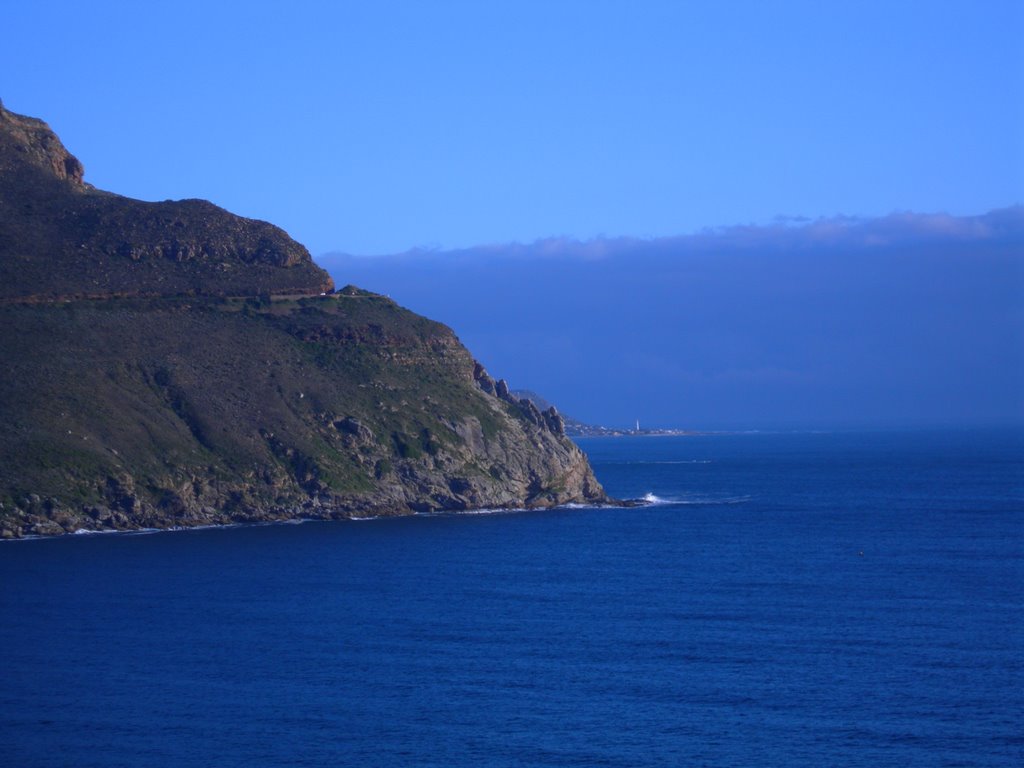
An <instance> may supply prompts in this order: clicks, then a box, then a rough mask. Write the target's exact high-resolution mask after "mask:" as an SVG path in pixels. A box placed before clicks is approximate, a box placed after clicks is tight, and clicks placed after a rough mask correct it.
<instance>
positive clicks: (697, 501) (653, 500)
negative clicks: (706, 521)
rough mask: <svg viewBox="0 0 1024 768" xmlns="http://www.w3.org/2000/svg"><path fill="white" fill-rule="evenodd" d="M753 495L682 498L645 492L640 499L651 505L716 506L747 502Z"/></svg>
mask: <svg viewBox="0 0 1024 768" xmlns="http://www.w3.org/2000/svg"><path fill="white" fill-rule="evenodd" d="M751 498H753V497H751V496H723V497H720V498H714V497H709V496H687V497H682V498H666V497H663V496H658V495H656V494H654V493H650V492H648V493H645V494H644V495H643V496H641V497H640V499H639V501H642V502H644V503H646V504H649V505H652V506H653V505H658V504H676V505H690V506H705V507H706V506H715V505H719V504H745V503H746V502H748V501H750V500H751Z"/></svg>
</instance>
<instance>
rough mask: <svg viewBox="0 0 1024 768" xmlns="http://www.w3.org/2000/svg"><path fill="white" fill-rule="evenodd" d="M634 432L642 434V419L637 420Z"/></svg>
mask: <svg viewBox="0 0 1024 768" xmlns="http://www.w3.org/2000/svg"><path fill="white" fill-rule="evenodd" d="M633 431H634V432H637V433H639V432H640V419H637V420H636V429H634V430H633Z"/></svg>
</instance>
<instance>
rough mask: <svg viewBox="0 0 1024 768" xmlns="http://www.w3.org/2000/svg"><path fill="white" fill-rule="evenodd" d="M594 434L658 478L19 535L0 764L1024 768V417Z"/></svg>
mask: <svg viewBox="0 0 1024 768" xmlns="http://www.w3.org/2000/svg"><path fill="white" fill-rule="evenodd" d="M581 444H582V445H583V447H584V449H585V450H586V451H587V452H588V453H589V454H590V456H591V458H592V461H593V464H594V467H595V470H596V472H597V474H598V476H599V478H600V479H601V480H602V481H603V482H604V484H605V486H606V488H607V490H608V491H609V492H610V493H612V494H614V495H617V496H621V497H636V496H643V495H644V494H648V493H650V494H653V495H654V496H656V497H658V499H659V500H660V501H658V502H657V503H654V504H652V505H650V506H646V507H642V508H633V509H622V508H603V509H589V508H578V509H558V510H550V511H537V512H520V513H511V514H509V513H504V514H475V515H441V516H418V517H412V518H405V519H395V520H379V521H365V522H336V523H304V524H301V525H273V526H257V527H238V528H229V529H207V530H199V531H178V532H163V533H150V534H129V535H124V534H114V535H91V536H68V537H63V538H58V539H46V540H32V541H20V542H13V543H4V544H2V545H0V765H3V766H26V767H31V766H75V767H76V768H86V767H88V766H104V767H106V766H131V767H132V768H142V767H146V766H186V767H191V766H247V767H248V766H345V765H351V766H360V768H368V767H371V766H439V767H440V766H445V767H446V768H447V767H450V766H622V767H623V768H634V767H636V766H762V765H763V766H815V767H818V766H872V767H874V766H929V767H931V766H1020V765H1024V432H1020V431H958V432H938V431H936V432H902V433H896V432H891V433H882V432H879V433H822V434H721V435H706V436H695V437H672V438H669V437H650V438H646V437H635V438H620V439H614V438H604V439H591V440H583V441H581Z"/></svg>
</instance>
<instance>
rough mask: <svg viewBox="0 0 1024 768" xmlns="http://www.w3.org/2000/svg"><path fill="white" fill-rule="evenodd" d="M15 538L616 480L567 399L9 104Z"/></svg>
mask: <svg viewBox="0 0 1024 768" xmlns="http://www.w3.org/2000/svg"><path fill="white" fill-rule="evenodd" d="M0 361H2V365H3V375H2V376H0V426H2V431H0V537H4V538H15V537H20V536H24V535H46V534H60V533H67V532H73V531H80V530H94V531H99V530H131V529H137V528H169V527H189V526H197V525H209V524H224V523H233V522H256V521H272V520H288V519H296V518H312V519H335V518H345V517H353V516H359V517H365V516H377V515H404V514H412V513H415V512H426V511H440V510H467V509H473V508H520V507H526V508H532V507H544V506H553V505H559V504H565V503H569V502H580V503H604V502H607V501H608V499H607V497H606V496H605V494H604V491H603V490H602V488H601V486H600V484H599V483H598V482H597V480H596V479H595V478H594V475H593V473H592V471H591V468H590V466H589V464H588V462H587V460H586V457H585V456H584V455H583V453H582V452H581V451H580V450H579V448H577V447H576V445H575V444H574V443H573V442H572V441H571V440H569V439H568V438H567V437H566V435H565V424H564V421H563V419H562V418H561V416H560V415H559V414H558V412H557V410H556V409H555V408H554V407H548V408H546V409H543V410H542V409H540V408H538V407H536V405H534V403H533V402H531V401H530V400H529V399H527V398H520V397H517V396H516V395H513V394H512V393H511V392H510V391H509V387H508V385H507V383H506V382H504V381H502V380H497V381H496V380H494V379H493V378H492V377H491V376H490V375H489V374H488V373H487V372H486V371H485V370H484V369H483V367H482V366H480V365H479V363H477V362H476V361H474V359H473V357H472V356H471V355H470V353H469V352H468V351H467V350H466V349H465V348H464V347H463V346H462V344H461V343H460V342H459V340H458V339H457V338H456V337H455V335H454V334H453V333H452V331H451V330H450V329H449V328H447V327H445V326H443V325H441V324H439V323H436V322H433V321H430V320H427V319H426V318H423V317H420V316H418V315H415V314H413V313H412V312H409V311H408V310H405V309H403V308H401V307H399V306H398V305H396V304H395V303H394V302H392V301H391V300H389V299H387V298H385V297H383V296H379V295H376V294H372V293H369V292H366V291H362V290H360V289H358V288H355V287H353V286H346V287H345V288H343V289H342V290H340V291H334V287H333V285H332V282H331V279H330V277H328V275H327V274H326V273H325V272H324V271H323V270H321V269H320V268H319V267H318V266H317V265H316V264H315V263H314V262H313V261H312V259H311V258H310V256H309V253H308V252H307V251H306V249H305V248H304V247H303V246H301V245H300V244H298V243H296V242H295V241H294V240H292V239H291V238H290V237H289V236H288V235H287V234H286V233H285V232H284V231H282V230H281V229H279V228H277V227H275V226H273V225H271V224H268V223H266V222H261V221H254V220H250V219H244V218H242V217H239V216H235V215H233V214H231V213H229V212H227V211H225V210H223V209H221V208H218V207H217V206H215V205H213V204H211V203H208V202H206V201H202V200H184V201H167V202H159V203H147V202H142V201H138V200H132V199H130V198H125V197H121V196H119V195H115V194H112V193H109V192H103V191H99V190H96V189H94V188H92V187H91V186H90V185H89V184H87V183H86V182H85V181H84V172H83V168H82V164H81V163H80V162H79V161H78V160H77V159H76V158H75V157H74V156H73V155H71V154H70V153H69V152H68V151H67V150H66V149H65V148H64V146H63V144H62V143H61V142H60V140H59V139H58V138H57V136H56V135H55V134H54V133H53V132H52V131H51V130H50V129H49V127H48V126H47V125H46V124H45V123H43V122H42V121H40V120H36V119H33V118H28V117H23V116H21V115H16V114H14V113H12V112H9V111H7V110H6V109H4V108H3V106H2V105H0Z"/></svg>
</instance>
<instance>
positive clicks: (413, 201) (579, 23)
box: [0, 0, 1024, 255]
mask: <svg viewBox="0 0 1024 768" xmlns="http://www.w3.org/2000/svg"><path fill="white" fill-rule="evenodd" d="M2 27H3V28H2V31H3V45H2V46H0V72H2V73H3V77H2V79H0V98H2V99H3V100H4V103H5V104H6V106H7V107H8V108H9V109H12V110H14V111H17V112H21V113H25V114H31V115H35V116H39V117H42V118H44V119H45V120H47V121H48V122H50V123H51V125H52V126H53V127H54V128H55V129H56V130H57V131H58V133H59V134H60V135H61V137H62V138H63V139H64V141H65V143H66V144H67V145H68V147H69V148H70V149H71V150H72V151H73V152H74V153H75V154H77V155H78V156H79V158H80V159H81V160H82V161H83V162H84V163H85V166H86V174H87V179H88V180H90V181H92V182H93V183H94V184H96V185H97V186H99V187H102V188H106V189H110V190H114V191H118V192H121V193H123V194H128V195H131V196H135V197H140V198H144V199H165V198H181V197H204V198H208V199H211V200H213V201H214V202H216V203H218V204H220V205H223V206H224V207H226V208H228V209H230V210H232V211H235V212H237V213H241V214H243V215H247V216H252V217H257V218H263V219H268V220H270V221H273V222H275V223H277V224H279V225H281V226H283V227H284V228H285V229H287V230H288V231H289V232H290V233H291V234H292V235H293V236H295V237H296V238H297V239H299V240H300V241H302V242H304V243H305V244H306V245H308V246H309V248H310V250H311V251H312V252H313V254H314V255H317V254H319V253H323V252H325V251H330V250H343V251H348V252H351V253H360V254H372V253H386V252H395V251H403V250H405V249H407V248H411V247H414V246H424V245H428V246H429V245H434V246H441V247H445V248H457V247H466V246H471V245H475V244H480V243H491V242H507V241H521V242H529V241H532V240H534V239H536V238H540V237H545V236H551V235H567V236H571V237H576V238H584V239H585V238H590V237H594V236H597V235H601V234H606V235H609V236H614V235H631V236H641V237H642V236H662V235H674V234H680V233H686V232H692V231H695V230H697V229H700V228H701V227H704V226H716V225H728V224H737V223H748V222H768V221H770V220H771V219H772V218H773V217H774V216H776V215H778V214H785V215H803V216H810V217H817V216H823V215H824V216H828V215H834V214H839V213H842V214H851V215H866V216H872V215H880V214H886V213H889V212H891V211H894V210H915V211H922V212H939V211H945V212H949V213H952V214H977V213H982V212H984V211H986V210H989V209H991V208H996V207H1002V206H1006V205H1010V204H1013V203H1016V202H1024V138H1022V137H1024V44H1022V40H1024V3H1022V2H1020V1H1019V0H1018V1H1016V2H985V1H983V0H971V1H970V2H942V1H941V0H938V1H934V2H927V3H925V2H893V1H892V0H888V1H886V2H848V3H840V2H782V3H772V2H705V3H695V2H691V3H684V2H681V1H678V2H628V3H627V2H615V3H611V2H597V1H595V0H588V1H586V2H555V1H554V0H547V1H546V2H536V3H534V2H522V1H517V2H397V3H396V2H372V3H370V2H323V3H307V2H298V1H296V2H287V3H276V2H275V3H267V2H247V3H244V4H239V3H230V4H229V3H216V2H210V1H209V0H207V2H201V3H195V2H174V3H138V2H124V3H111V2H97V1H91V2H75V3H68V2H50V3H27V2H22V3H7V4H6V6H5V8H4V13H3V21H2Z"/></svg>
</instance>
